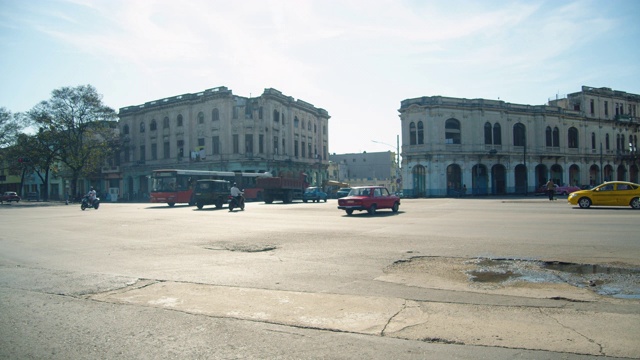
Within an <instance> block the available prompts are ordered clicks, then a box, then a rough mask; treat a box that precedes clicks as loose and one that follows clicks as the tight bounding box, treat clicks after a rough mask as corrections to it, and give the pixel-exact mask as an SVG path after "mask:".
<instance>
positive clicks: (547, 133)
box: [544, 126, 553, 147]
mask: <svg viewBox="0 0 640 360" xmlns="http://www.w3.org/2000/svg"><path fill="white" fill-rule="evenodd" d="M544 133H545V140H546V141H545V145H546V146H548V147H551V146H553V132H552V131H551V126H547V130H545V132H544Z"/></svg>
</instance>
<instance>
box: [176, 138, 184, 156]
mask: <svg viewBox="0 0 640 360" xmlns="http://www.w3.org/2000/svg"><path fill="white" fill-rule="evenodd" d="M177 147H178V158H182V157H183V156H184V140H178V146H177Z"/></svg>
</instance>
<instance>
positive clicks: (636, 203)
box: [629, 198, 640, 209]
mask: <svg viewBox="0 0 640 360" xmlns="http://www.w3.org/2000/svg"><path fill="white" fill-rule="evenodd" d="M629 205H631V207H632V208H634V209H640V198H633V199H631V203H630V204H629Z"/></svg>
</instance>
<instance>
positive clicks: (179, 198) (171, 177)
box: [151, 169, 271, 206]
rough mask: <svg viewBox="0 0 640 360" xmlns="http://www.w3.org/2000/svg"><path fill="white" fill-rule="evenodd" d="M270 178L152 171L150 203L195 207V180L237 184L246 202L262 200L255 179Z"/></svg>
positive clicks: (248, 175) (198, 172)
mask: <svg viewBox="0 0 640 360" xmlns="http://www.w3.org/2000/svg"><path fill="white" fill-rule="evenodd" d="M259 177H271V174H270V173H243V172H234V171H206V170H179V169H162V170H154V171H153V172H152V174H151V202H152V203H167V204H168V205H169V206H174V205H175V204H189V205H195V201H194V199H193V187H194V186H195V183H196V181H197V180H200V179H213V180H227V181H229V182H231V183H234V182H235V183H237V184H238V188H240V189H243V190H244V197H245V199H246V200H247V201H252V200H262V189H259V188H257V187H256V179H257V178H259Z"/></svg>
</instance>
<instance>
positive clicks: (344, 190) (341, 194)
mask: <svg viewBox="0 0 640 360" xmlns="http://www.w3.org/2000/svg"><path fill="white" fill-rule="evenodd" d="M350 191H351V188H341V189H340V190H338V191H337V192H336V196H338V199H340V198H343V197H345V196H348V195H349V192H350Z"/></svg>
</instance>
